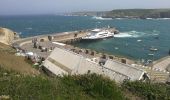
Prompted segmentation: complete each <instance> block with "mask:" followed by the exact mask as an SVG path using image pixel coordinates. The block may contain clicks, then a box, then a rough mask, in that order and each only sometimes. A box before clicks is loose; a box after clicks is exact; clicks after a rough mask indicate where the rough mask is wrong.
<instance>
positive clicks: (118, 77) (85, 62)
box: [43, 47, 144, 82]
mask: <svg viewBox="0 0 170 100" xmlns="http://www.w3.org/2000/svg"><path fill="white" fill-rule="evenodd" d="M43 65H44V67H46V68H47V69H48V70H50V71H51V72H52V73H54V74H56V75H62V74H70V75H73V74H85V73H87V72H89V71H90V72H91V73H97V74H103V75H105V76H107V77H109V78H110V79H112V80H115V81H117V82H119V81H123V80H124V79H129V78H130V79H131V80H139V79H141V77H142V75H143V74H144V72H143V71H142V70H139V69H137V68H134V67H132V66H128V65H125V64H122V63H119V62H116V61H111V60H107V61H106V64H105V65H104V66H100V65H99V64H98V63H96V62H94V61H91V59H89V58H85V57H83V56H82V55H79V54H76V53H74V52H72V51H68V50H65V49H61V48H57V47H56V48H55V49H54V51H53V52H52V53H51V54H50V56H49V57H48V58H47V59H46V60H45V62H44V64H43Z"/></svg>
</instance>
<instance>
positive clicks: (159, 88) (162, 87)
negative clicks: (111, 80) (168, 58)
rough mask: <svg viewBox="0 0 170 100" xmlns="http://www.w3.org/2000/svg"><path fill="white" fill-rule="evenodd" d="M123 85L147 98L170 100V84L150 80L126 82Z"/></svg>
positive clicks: (149, 99)
mask: <svg viewBox="0 0 170 100" xmlns="http://www.w3.org/2000/svg"><path fill="white" fill-rule="evenodd" d="M122 87H123V88H125V89H128V90H129V91H130V92H132V93H135V94H137V95H138V96H141V97H143V98H144V99H146V100H170V86H168V85H166V84H161V83H150V82H145V83H144V82H140V81H136V82H124V83H123V84H122Z"/></svg>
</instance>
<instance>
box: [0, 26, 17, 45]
mask: <svg viewBox="0 0 170 100" xmlns="http://www.w3.org/2000/svg"><path fill="white" fill-rule="evenodd" d="M15 35H16V33H15V32H13V31H12V30H10V29H7V28H2V27H0V42H1V43H3V44H6V45H11V44H12V41H13V40H14V38H15Z"/></svg>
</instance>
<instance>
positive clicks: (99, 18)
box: [92, 16, 112, 20]
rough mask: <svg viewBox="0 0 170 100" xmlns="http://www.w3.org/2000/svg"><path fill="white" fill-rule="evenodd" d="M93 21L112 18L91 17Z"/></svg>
mask: <svg viewBox="0 0 170 100" xmlns="http://www.w3.org/2000/svg"><path fill="white" fill-rule="evenodd" d="M92 18H93V19H97V20H112V18H103V17H97V16H93V17H92Z"/></svg>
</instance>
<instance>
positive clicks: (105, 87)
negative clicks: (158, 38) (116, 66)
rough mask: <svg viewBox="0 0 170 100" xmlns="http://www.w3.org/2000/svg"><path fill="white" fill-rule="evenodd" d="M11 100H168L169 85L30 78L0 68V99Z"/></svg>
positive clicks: (89, 78)
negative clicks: (8, 99) (5, 97)
mask: <svg viewBox="0 0 170 100" xmlns="http://www.w3.org/2000/svg"><path fill="white" fill-rule="evenodd" d="M3 95H5V96H7V97H9V98H10V99H13V100H28V99H29V100H30V99H31V100H32V99H34V100H56V99H57V100H67V99H69V100H70V99H71V100H87V99H88V100H170V86H168V85H166V84H158V83H148V82H140V81H136V82H128V81H125V82H124V83H123V84H122V85H121V86H119V85H118V84H116V83H115V82H114V81H111V80H109V79H107V78H104V77H102V76H101V75H96V74H85V75H78V76H64V77H59V76H58V77H48V76H45V75H39V76H34V77H33V76H29V75H22V74H19V73H17V72H14V71H8V70H5V69H4V68H2V67H1V66H0V98H1V97H2V96H3Z"/></svg>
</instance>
